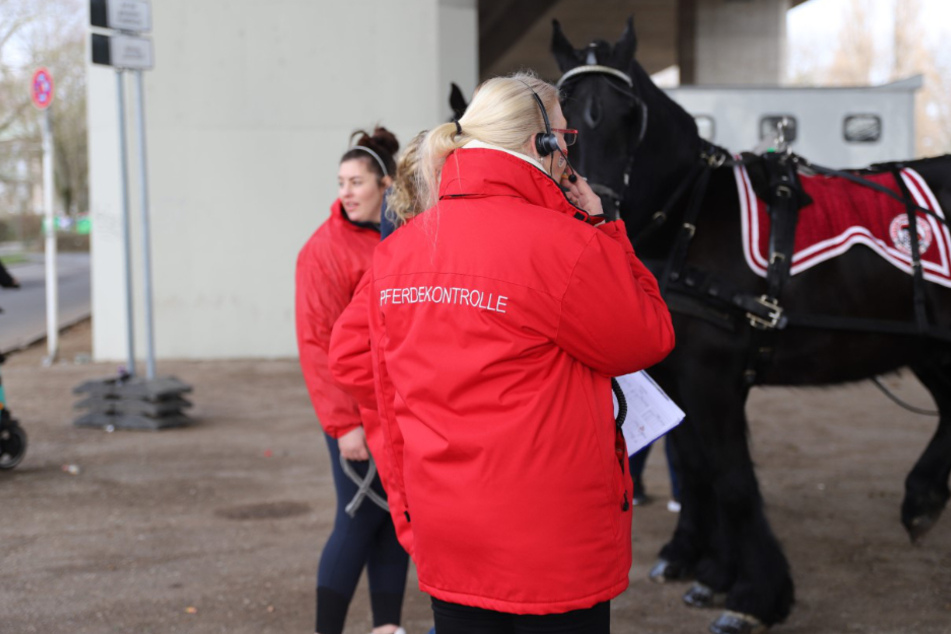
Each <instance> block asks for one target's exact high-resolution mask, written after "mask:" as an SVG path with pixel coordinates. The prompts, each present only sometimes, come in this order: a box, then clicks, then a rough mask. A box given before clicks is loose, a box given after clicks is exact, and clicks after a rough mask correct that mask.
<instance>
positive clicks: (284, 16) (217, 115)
mask: <svg viewBox="0 0 951 634" xmlns="http://www.w3.org/2000/svg"><path fill="white" fill-rule="evenodd" d="M152 12H153V22H154V28H153V40H154V48H155V58H156V67H155V69H154V70H152V71H148V72H146V74H145V91H146V110H147V142H148V158H149V168H150V169H149V174H150V182H149V187H150V190H151V192H150V193H151V195H150V200H151V210H152V213H151V225H152V252H153V271H154V275H153V278H154V290H153V297H154V303H155V313H154V314H155V343H156V349H157V356H158V357H159V358H160V359H161V358H167V357H188V358H227V357H275V356H293V355H295V354H296V344H295V338H294V311H293V293H294V264H295V259H296V255H297V252H298V250H299V249H300V247H301V245H302V244H303V243H304V242H305V241H306V239H307V238H308V236H309V235H310V234H311V233H312V232H313V231H314V229H315V228H316V227H317V226H318V225H319V224H320V223H321V222H322V221H323V220H324V219H325V218H326V217H327V212H328V209H329V207H330V204H331V203H332V202H333V200H334V198H335V197H336V173H337V162H338V160H339V158H340V155H341V154H342V153H343V152H344V151H345V150H346V147H347V143H348V139H349V135H350V133H351V131H353V130H354V129H356V128H368V127H371V126H373V125H374V124H375V123H382V124H384V125H386V126H387V127H388V128H390V129H391V130H393V131H394V132H396V133H397V135H398V137H399V138H400V140H401V141H403V142H405V141H408V140H409V139H410V138H411V137H412V135H414V134H415V133H416V132H418V131H419V130H422V129H424V128H427V127H429V126H431V125H433V123H435V122H439V121H442V120H445V119H446V118H447V117H448V116H449V108H448V105H447V100H446V98H447V95H448V92H449V84H448V80H449V78H451V79H453V80H454V81H456V82H457V83H459V84H460V85H461V87H462V88H463V90H465V91H467V93H471V92H472V90H473V89H474V87H475V84H476V80H477V68H476V66H477V61H476V60H477V42H476V38H477V30H476V29H477V25H476V16H477V14H476V3H475V0H403V1H401V2H390V1H389V0H365V1H360V2H347V3H338V2H334V3H329V2H313V1H312V0H269V1H268V2H260V1H259V0H201V1H200V2H196V1H194V0H162V1H161V2H153V3H152ZM88 85H89V87H88V97H89V102H88V103H89V131H90V193H91V209H92V214H93V218H94V227H95V230H94V233H93V244H92V247H93V257H92V270H93V280H92V284H93V347H94V354H95V357H96V358H97V359H116V360H121V359H124V358H125V356H126V350H127V347H126V345H125V333H126V319H125V309H124V301H125V300H124V297H125V295H124V281H123V280H124V279H125V278H124V272H123V262H122V241H121V230H120V228H121V222H120V208H121V204H120V196H119V179H118V174H119V168H118V165H119V161H118V158H117V156H118V132H117V124H116V105H115V102H116V79H115V72H114V71H112V70H111V69H108V68H103V67H91V68H90V71H89V81H88ZM129 118H130V119H131V111H130V114H129ZM130 123H131V122H130ZM130 142H134V138H133V137H131V136H130ZM133 147H134V146H133ZM133 156H134V152H133ZM136 173H137V168H135V167H134V163H133V169H132V174H133V175H134V174H136ZM133 186H134V188H133V190H132V193H131V200H132V201H133V203H135V202H136V201H138V194H137V191H138V190H137V189H136V188H135V187H137V184H136V183H133ZM133 216H134V217H135V218H136V219H137V218H138V206H137V205H136V204H133ZM138 224H139V223H138V222H137V221H136V222H134V223H133V225H134V226H133V243H132V244H133V261H134V263H135V266H134V267H133V279H134V285H135V289H136V292H135V296H136V309H135V320H136V329H135V330H136V333H137V344H136V347H137V352H138V355H137V356H138V357H139V358H142V355H143V350H144V347H143V336H144V332H143V331H144V328H143V325H142V316H143V310H142V290H143V283H142V272H141V271H142V269H141V265H140V262H141V256H142V248H141V245H140V239H141V238H140V234H139V231H138V229H139V227H138Z"/></svg>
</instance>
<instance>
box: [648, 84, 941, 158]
mask: <svg viewBox="0 0 951 634" xmlns="http://www.w3.org/2000/svg"><path fill="white" fill-rule="evenodd" d="M922 83H923V79H922V77H921V75H915V76H914V77H910V78H908V79H903V80H901V81H896V82H893V83H890V84H884V85H881V86H861V87H854V88H853V87H850V88H802V87H746V86H736V87H734V86H681V87H678V88H668V89H666V92H667V94H668V95H670V97H671V98H672V99H673V100H674V101H676V102H677V103H679V104H680V105H681V106H683V108H685V109H686V110H687V112H689V113H690V114H692V115H693V116H694V118H695V119H696V121H697V127H698V128H699V129H700V134H701V136H703V137H704V138H705V139H707V140H709V141H711V142H713V143H716V144H717V145H719V146H721V147H724V148H726V149H728V150H730V151H733V152H740V151H757V152H762V151H765V150H766V149H767V148H769V147H770V146H771V145H773V140H774V139H775V137H776V130H777V126H778V125H779V122H781V121H783V120H784V119H785V121H786V123H787V125H786V127H785V137H786V141H787V142H788V143H789V147H790V148H791V149H792V151H793V152H795V153H796V154H799V155H801V156H804V157H805V158H807V159H809V160H810V161H814V162H815V163H818V164H821V165H827V166H829V167H864V166H866V165H868V164H870V163H875V162H882V161H892V160H904V159H911V158H913V157H914V156H915V92H916V91H917V90H918V89H919V88H921V86H922Z"/></svg>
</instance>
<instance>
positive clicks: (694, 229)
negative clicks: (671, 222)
mask: <svg viewBox="0 0 951 634" xmlns="http://www.w3.org/2000/svg"><path fill="white" fill-rule="evenodd" d="M684 229H686V230H687V232H688V233H689V234H690V236H689V237H691V238H692V237H693V236H694V234H695V233H697V227H696V225H692V224H690V223H689V222H685V223H684Z"/></svg>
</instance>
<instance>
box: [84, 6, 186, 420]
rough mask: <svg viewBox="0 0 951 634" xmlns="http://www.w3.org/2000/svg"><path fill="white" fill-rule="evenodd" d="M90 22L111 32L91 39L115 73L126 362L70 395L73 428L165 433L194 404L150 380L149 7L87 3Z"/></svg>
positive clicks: (174, 388)
mask: <svg viewBox="0 0 951 634" xmlns="http://www.w3.org/2000/svg"><path fill="white" fill-rule="evenodd" d="M89 20H90V23H91V25H92V26H93V27H99V28H101V29H107V30H109V31H108V32H109V34H108V35H106V34H100V33H93V34H92V62H93V63H94V64H102V65H105V66H111V67H113V68H115V70H116V94H117V99H118V110H119V112H118V118H119V146H120V148H119V154H120V163H121V167H120V169H121V191H122V235H123V242H124V244H123V246H124V259H125V269H126V323H127V328H128V332H127V340H128V341H127V344H128V361H127V366H126V374H125V375H123V376H120V377H119V379H107V380H104V381H88V382H86V383H84V384H82V385H80V386H79V387H77V388H76V389H75V390H74V391H75V392H77V393H80V394H88V395H89V396H88V398H86V399H85V400H84V401H82V402H81V403H79V404H78V407H86V408H89V409H90V410H91V411H90V413H88V414H86V415H84V416H82V417H81V418H79V419H78V420H77V421H76V422H75V424H76V425H78V426H81V427H106V428H113V429H116V428H126V429H162V428H164V427H178V426H181V425H186V424H189V423H190V420H189V419H188V417H187V416H185V415H184V414H183V413H182V412H181V409H182V408H184V407H188V406H190V405H191V403H189V402H188V401H186V400H185V399H183V398H182V397H181V395H182V394H183V393H185V392H190V391H191V386H189V385H186V384H184V383H182V382H181V381H179V380H178V379H176V378H174V377H163V378H156V376H155V344H154V341H155V338H154V335H153V320H152V254H151V248H152V247H151V244H152V240H151V233H150V223H149V187H148V163H147V161H146V145H145V99H144V89H143V82H142V71H143V70H151V69H152V67H153V66H154V62H153V56H152V40H150V39H149V38H147V37H142V36H141V35H142V34H143V33H147V32H149V31H151V30H152V8H151V5H150V4H149V2H148V0H90V3H89ZM126 71H131V72H132V73H133V74H134V75H135V80H136V91H135V95H136V98H135V120H136V124H135V129H136V136H137V141H138V143H137V145H138V149H139V157H138V158H139V192H140V199H139V203H140V210H141V214H142V216H141V225H142V259H143V267H142V269H143V273H144V277H145V329H146V333H145V335H146V378H145V380H142V379H139V378H138V377H136V369H135V349H134V338H135V337H134V334H133V319H132V257H131V251H132V248H131V239H130V220H129V184H128V167H127V156H126V121H125V84H124V73H125V72H126Z"/></svg>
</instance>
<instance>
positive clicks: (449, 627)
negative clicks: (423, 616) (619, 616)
mask: <svg viewBox="0 0 951 634" xmlns="http://www.w3.org/2000/svg"><path fill="white" fill-rule="evenodd" d="M432 602H433V616H434V617H435V621H436V634H542V633H552V634H610V632H611V602H610V601H605V602H604V603H598V604H597V605H595V606H594V607H591V608H587V609H584V610H573V611H571V612H565V613H563V614H508V613H506V612H496V611H494V610H484V609H482V608H473V607H469V606H467V605H459V604H457V603H448V602H446V601H440V600H439V599H437V598H435V597H433V600H432Z"/></svg>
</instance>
